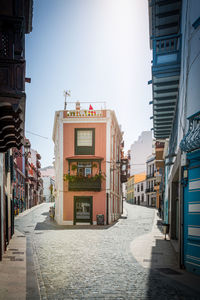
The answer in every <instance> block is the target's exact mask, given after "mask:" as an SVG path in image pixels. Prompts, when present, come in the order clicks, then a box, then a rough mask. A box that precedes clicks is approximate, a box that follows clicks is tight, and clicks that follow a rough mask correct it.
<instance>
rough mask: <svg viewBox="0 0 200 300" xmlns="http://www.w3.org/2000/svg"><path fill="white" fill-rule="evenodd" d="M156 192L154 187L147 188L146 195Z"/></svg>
mask: <svg viewBox="0 0 200 300" xmlns="http://www.w3.org/2000/svg"><path fill="white" fill-rule="evenodd" d="M152 192H154V187H150V188H146V190H145V193H152Z"/></svg>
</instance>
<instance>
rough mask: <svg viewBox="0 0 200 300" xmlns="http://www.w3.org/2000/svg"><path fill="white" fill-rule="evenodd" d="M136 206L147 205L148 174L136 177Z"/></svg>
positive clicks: (136, 175)
mask: <svg viewBox="0 0 200 300" xmlns="http://www.w3.org/2000/svg"><path fill="white" fill-rule="evenodd" d="M134 204H137V205H143V206H146V205H147V200H146V173H140V174H135V175H134Z"/></svg>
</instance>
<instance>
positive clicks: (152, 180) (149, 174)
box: [145, 155, 156, 207]
mask: <svg viewBox="0 0 200 300" xmlns="http://www.w3.org/2000/svg"><path fill="white" fill-rule="evenodd" d="M155 185H156V167H155V155H150V156H149V157H148V158H147V162H146V190H145V193H146V203H147V206H151V207H156V191H155Z"/></svg>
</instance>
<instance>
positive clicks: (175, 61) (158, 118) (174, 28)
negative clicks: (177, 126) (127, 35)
mask: <svg viewBox="0 0 200 300" xmlns="http://www.w3.org/2000/svg"><path fill="white" fill-rule="evenodd" d="M149 9H150V35H151V38H150V44H151V48H152V49H153V61H152V81H151V83H152V98H153V101H152V102H151V104H153V117H152V118H153V130H154V137H155V138H156V139H163V138H164V139H165V138H169V136H170V134H171V131H172V126H173V120H174V115H175V111H176V105H177V99H178V91H179V77H180V63H181V36H180V15H181V0H174V1H169V0H162V1H160V0H157V1H155V0H152V1H151V2H150V4H149Z"/></svg>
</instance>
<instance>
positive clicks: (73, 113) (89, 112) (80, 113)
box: [67, 110, 104, 118]
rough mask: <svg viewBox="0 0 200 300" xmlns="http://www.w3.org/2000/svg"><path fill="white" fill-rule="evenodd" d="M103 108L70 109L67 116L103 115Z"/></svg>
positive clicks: (99, 116)
mask: <svg viewBox="0 0 200 300" xmlns="http://www.w3.org/2000/svg"><path fill="white" fill-rule="evenodd" d="M103 116H104V114H103V110H68V111H67V118H77V117H98V118H101V117H103Z"/></svg>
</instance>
